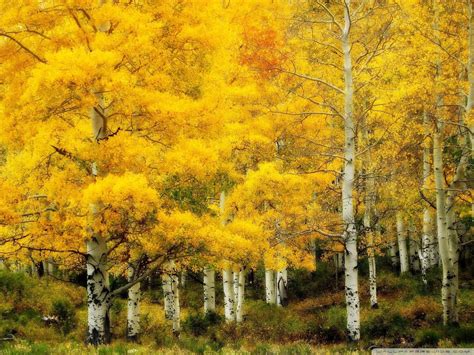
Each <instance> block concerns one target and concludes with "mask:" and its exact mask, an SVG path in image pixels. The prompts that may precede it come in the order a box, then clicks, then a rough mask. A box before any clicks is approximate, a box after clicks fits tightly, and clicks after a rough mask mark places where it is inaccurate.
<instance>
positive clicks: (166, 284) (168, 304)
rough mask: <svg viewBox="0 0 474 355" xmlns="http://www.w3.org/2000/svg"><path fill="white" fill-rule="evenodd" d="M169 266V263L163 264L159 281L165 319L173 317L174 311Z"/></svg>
mask: <svg viewBox="0 0 474 355" xmlns="http://www.w3.org/2000/svg"><path fill="white" fill-rule="evenodd" d="M170 273H171V266H170V265H169V263H166V264H165V265H163V274H162V275H161V283H162V288H163V304H164V309H165V318H166V319H167V320H172V319H173V316H174V315H173V312H174V305H173V303H174V296H173V286H172V280H171V275H170Z"/></svg>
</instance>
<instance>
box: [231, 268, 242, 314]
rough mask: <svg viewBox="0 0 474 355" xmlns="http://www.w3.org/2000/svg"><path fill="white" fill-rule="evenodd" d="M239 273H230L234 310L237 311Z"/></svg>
mask: <svg viewBox="0 0 474 355" xmlns="http://www.w3.org/2000/svg"><path fill="white" fill-rule="evenodd" d="M239 273H240V271H233V272H232V286H233V287H234V308H235V309H237V299H238V298H239Z"/></svg>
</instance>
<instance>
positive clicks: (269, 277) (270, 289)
mask: <svg viewBox="0 0 474 355" xmlns="http://www.w3.org/2000/svg"><path fill="white" fill-rule="evenodd" d="M275 291H276V285H275V272H274V271H273V270H270V269H265V300H266V302H267V303H269V304H275V303H276V294H275Z"/></svg>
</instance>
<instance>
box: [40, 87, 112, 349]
mask: <svg viewBox="0 0 474 355" xmlns="http://www.w3.org/2000/svg"><path fill="white" fill-rule="evenodd" d="M96 98H97V101H98V106H97V107H94V108H91V110H90V119H91V124H92V134H93V138H94V140H99V139H102V138H105V137H106V136H107V122H106V120H105V114H106V113H105V111H104V109H103V107H104V102H103V97H102V94H96ZM92 175H93V176H97V175H98V168H97V165H96V163H95V162H94V163H92ZM97 209H98V206H96V205H91V206H90V210H91V213H92V214H93V215H95V214H97ZM86 250H87V256H86V259H87V261H86V262H87V307H88V309H87V312H88V337H87V342H88V343H90V344H94V345H99V344H103V343H107V342H109V340H110V318H109V307H110V297H109V293H110V286H109V274H108V270H107V255H108V248H107V242H106V239H105V238H104V237H102V236H101V235H98V234H95V233H94V232H93V231H92V228H91V237H90V239H89V240H88V241H87V242H86ZM48 272H51V270H48Z"/></svg>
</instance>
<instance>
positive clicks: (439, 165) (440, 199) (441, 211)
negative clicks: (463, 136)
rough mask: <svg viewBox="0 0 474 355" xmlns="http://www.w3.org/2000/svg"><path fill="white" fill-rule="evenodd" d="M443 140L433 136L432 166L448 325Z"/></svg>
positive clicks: (449, 270)
mask: <svg viewBox="0 0 474 355" xmlns="http://www.w3.org/2000/svg"><path fill="white" fill-rule="evenodd" d="M442 154H443V138H442V135H441V133H440V132H439V131H436V132H435V134H434V136H433V166H434V177H435V185H436V218H437V222H438V245H439V256H440V259H441V264H442V267H443V279H442V287H441V301H442V304H443V322H444V324H448V323H449V322H450V319H451V317H452V312H453V309H452V302H451V280H452V279H453V277H454V275H453V271H452V266H451V260H450V258H449V242H448V226H447V216H446V190H445V185H444V176H443V171H444V167H443V157H442Z"/></svg>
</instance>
